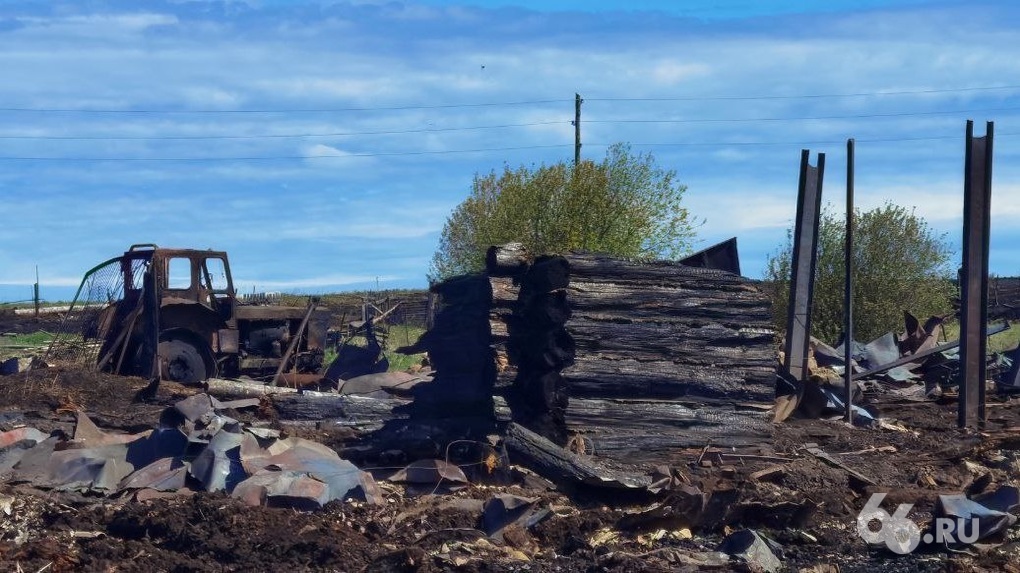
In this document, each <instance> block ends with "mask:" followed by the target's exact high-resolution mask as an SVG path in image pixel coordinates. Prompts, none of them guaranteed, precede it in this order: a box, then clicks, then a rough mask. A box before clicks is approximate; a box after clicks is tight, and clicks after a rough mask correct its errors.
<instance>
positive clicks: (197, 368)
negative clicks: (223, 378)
mask: <svg viewBox="0 0 1020 573" xmlns="http://www.w3.org/2000/svg"><path fill="white" fill-rule="evenodd" d="M159 356H160V363H161V364H160V368H161V370H162V377H163V379H164V380H173V381H174V382H179V383H181V384H199V383H200V382H202V381H203V380H205V379H206V378H207V377H208V374H207V373H206V369H205V361H204V360H202V353H201V352H199V351H198V349H197V348H195V347H194V346H192V345H191V344H189V343H188V342H186V341H184V340H177V339H172V340H164V341H163V342H160V343H159Z"/></svg>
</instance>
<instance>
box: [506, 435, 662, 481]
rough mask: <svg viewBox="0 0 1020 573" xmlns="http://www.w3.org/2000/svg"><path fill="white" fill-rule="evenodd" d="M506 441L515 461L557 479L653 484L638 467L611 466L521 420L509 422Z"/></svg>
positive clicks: (553, 479) (512, 459) (547, 477)
mask: <svg viewBox="0 0 1020 573" xmlns="http://www.w3.org/2000/svg"><path fill="white" fill-rule="evenodd" d="M503 443H504V444H505V445H506V449H507V452H508V453H509V454H510V460H511V461H512V462H513V463H516V464H519V465H523V466H526V467H528V468H531V469H532V470H534V471H535V472H536V473H538V474H539V475H541V476H542V477H544V478H546V479H548V480H550V481H552V482H554V483H558V484H562V485H567V486H579V485H584V486H589V487H597V488H612V489H641V488H645V487H647V486H649V485H651V481H652V480H651V478H650V477H649V476H647V475H643V474H642V473H641V472H640V471H638V470H637V469H636V468H633V469H630V470H620V469H617V468H610V467H608V466H606V465H603V464H601V463H599V462H598V461H597V460H595V459H594V458H591V457H587V456H581V455H578V454H575V453H573V452H571V451H569V450H565V449H563V448H561V447H560V446H558V445H556V444H554V443H552V442H550V441H549V440H547V439H545V438H544V437H542V436H540V435H539V434H536V433H535V432H532V431H531V430H529V429H527V428H525V427H524V426H521V425H520V424H514V423H511V424H509V425H508V426H507V429H506V433H505V434H504V436H503Z"/></svg>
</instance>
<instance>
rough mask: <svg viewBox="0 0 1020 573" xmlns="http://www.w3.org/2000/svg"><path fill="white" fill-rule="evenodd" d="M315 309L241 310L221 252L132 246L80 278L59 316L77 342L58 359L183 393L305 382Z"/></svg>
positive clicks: (319, 342) (315, 339)
mask: <svg viewBox="0 0 1020 573" xmlns="http://www.w3.org/2000/svg"><path fill="white" fill-rule="evenodd" d="M316 303H317V301H315V300H314V299H313V301H312V302H311V303H310V304H309V306H308V307H307V308H302V307H287V306H265V305H246V304H242V303H241V301H239V299H238V297H237V295H236V291H235V290H234V284H233V279H232V278H231V274H230V264H229V262H228V260H227V254H226V253H225V252H222V251H212V250H207V251H202V250H195V249H161V248H159V247H157V246H156V245H150V244H146V245H132V246H131V248H130V249H128V250H127V251H126V252H125V253H124V254H123V255H122V256H120V257H115V258H113V259H110V260H108V261H106V262H104V263H102V264H100V265H98V266H96V267H95V268H93V269H92V270H90V271H89V272H88V273H87V274H86V276H85V279H84V280H83V281H82V285H81V287H79V289H78V293H77V295H76V297H75V302H74V304H73V305H72V309H71V312H70V313H69V314H68V316H69V317H72V316H75V317H77V321H78V323H77V331H78V334H77V336H64V337H63V338H65V341H64V342H65V343H66V342H68V340H73V341H74V342H75V343H76V344H71V345H67V344H65V350H64V352H66V348H68V347H74V348H76V350H74V351H73V352H72V354H73V355H74V356H75V357H77V358H78V359H79V360H82V361H89V362H92V363H93V364H95V365H96V366H98V368H99V369H100V370H104V371H108V372H113V373H117V374H124V375H137V376H143V377H150V378H156V377H158V378H159V379H163V380H174V381H177V382H181V383H185V384H195V383H198V382H201V381H202V380H205V379H207V378H210V377H214V376H225V377H233V376H238V375H240V374H246V375H249V376H252V377H264V378H266V379H269V378H272V379H274V380H275V379H277V378H279V377H280V376H281V374H282V373H284V372H287V373H289V374H290V375H294V374H313V375H314V374H315V373H318V372H319V371H320V370H321V369H322V363H323V358H324V352H323V346H324V342H325V335H326V329H327V326H328V320H329V312H328V311H327V310H324V309H323V310H319V309H317V308H316V306H317V304H316ZM76 311H77V312H76ZM65 330H70V329H65ZM58 339H59V337H58ZM60 352H61V350H60V349H59V348H57V349H55V348H54V347H51V349H50V354H59V353H60ZM54 358H55V359H59V358H60V356H54Z"/></svg>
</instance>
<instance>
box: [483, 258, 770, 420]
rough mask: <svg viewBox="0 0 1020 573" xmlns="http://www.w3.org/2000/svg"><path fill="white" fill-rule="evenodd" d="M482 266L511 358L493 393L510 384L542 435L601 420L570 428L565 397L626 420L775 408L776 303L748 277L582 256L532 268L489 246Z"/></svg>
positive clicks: (519, 411) (521, 410) (516, 410)
mask: <svg viewBox="0 0 1020 573" xmlns="http://www.w3.org/2000/svg"><path fill="white" fill-rule="evenodd" d="M486 262H487V269H486V270H487V273H488V275H489V282H490V286H491V289H492V292H493V307H492V309H491V312H490V316H489V318H490V328H491V332H492V333H493V338H492V341H493V345H494V350H495V353H496V356H497V357H500V356H503V355H504V354H505V356H506V358H505V359H500V358H497V360H499V361H500V362H501V363H505V366H502V365H501V366H500V368H501V369H502V373H501V374H499V380H500V382H499V384H498V385H500V386H505V385H506V384H509V382H510V380H512V386H511V387H510V390H509V392H507V400H508V403H509V405H510V407H511V409H512V411H513V417H514V419H515V420H516V421H518V422H521V423H523V424H524V425H526V426H528V427H531V428H532V429H535V430H537V431H539V432H540V433H542V434H544V435H546V436H547V437H550V438H552V439H554V440H562V437H563V434H564V433H565V432H566V429H565V428H566V427H570V429H576V427H577V424H578V423H581V424H582V425H584V424H589V423H594V422H597V420H596V419H595V418H591V417H587V418H585V419H584V420H580V419H578V420H572V418H577V417H578V416H577V409H576V408H573V410H574V412H573V413H571V412H572V410H571V409H570V408H568V407H567V402H568V400H567V398H568V396H569V397H572V398H578V399H588V400H622V401H618V402H616V404H617V406H618V407H620V408H623V409H624V410H627V409H628V408H627V404H629V402H627V400H628V399H630V400H633V399H639V400H649V399H657V400H666V401H683V402H686V403H689V404H695V405H697V404H699V403H703V404H712V405H711V406H708V407H709V408H718V407H719V406H718V404H717V402H718V401H719V400H725V401H728V402H730V403H732V402H760V403H771V402H772V399H773V392H774V390H773V382H774V379H773V377H774V374H775V354H774V349H773V342H772V331H771V326H770V325H771V322H770V312H771V311H770V306H769V300H768V298H767V297H766V296H765V295H764V294H763V293H762V292H761V291H760V290H759V289H758V288H757V286H756V285H755V283H754V282H753V281H751V280H749V279H746V278H743V277H740V276H738V275H734V274H732V273H728V272H725V271H717V270H710V269H703V268H694V267H688V266H684V265H681V264H678V263H675V262H662V261H659V262H635V261H626V260H621V259H616V258H611V257H605V256H598V255H589V254H578V253H571V254H568V255H566V256H554V257H540V258H538V259H536V260H535V261H534V262H529V259H528V256H527V253H525V252H524V250H523V249H522V248H520V247H519V245H507V246H503V247H493V248H491V249H490V250H489V252H488V254H487V257H486ZM497 293H499V294H497ZM515 296H516V299H515V298H514V297H515ZM643 407H644V406H643ZM640 409H641V408H637V409H632V410H634V411H632V412H630V413H624V417H627V416H629V415H631V414H633V415H641V414H640V412H639V411H638V410H640ZM582 417H583V416H582ZM618 418H619V417H615V418H612V420H616V421H617V422H619V419H618ZM702 418H704V417H702ZM603 419H604V421H605V422H607V423H610V425H614V424H615V422H612V420H611V419H610V418H603ZM706 419H707V418H706ZM564 422H566V425H564ZM694 423H695V424H697V422H694ZM753 426H754V428H755V429H754V430H751V431H750V432H747V435H752V434H754V435H757V434H758V433H759V432H758V430H760V428H759V427H758V425H757V423H755V424H753ZM722 430H724V429H721V430H720V431H722ZM623 439H628V438H623Z"/></svg>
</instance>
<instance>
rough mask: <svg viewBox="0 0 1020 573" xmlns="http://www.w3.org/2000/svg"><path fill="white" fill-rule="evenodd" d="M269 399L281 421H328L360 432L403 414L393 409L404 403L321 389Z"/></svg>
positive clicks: (396, 400)
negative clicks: (319, 390)
mask: <svg viewBox="0 0 1020 573" xmlns="http://www.w3.org/2000/svg"><path fill="white" fill-rule="evenodd" d="M271 402H272V404H273V407H274V408H275V409H276V413H277V415H278V416H279V417H280V419H282V420H289V421H303V420H329V421H330V423H334V424H337V425H339V426H345V427H350V428H352V429H355V430H358V431H363V432H370V431H375V430H378V429H379V428H382V427H383V424H384V423H386V422H387V421H389V420H392V419H395V418H400V417H403V416H402V415H400V414H398V413H396V412H395V411H394V409H395V408H397V407H399V406H402V405H404V404H407V402H406V401H405V400H398V399H394V398H382V399H380V398H372V397H368V396H351V395H341V394H328V393H322V392H304V393H301V394H274V395H272V397H271Z"/></svg>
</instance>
